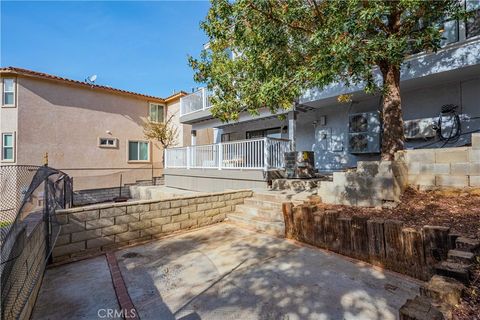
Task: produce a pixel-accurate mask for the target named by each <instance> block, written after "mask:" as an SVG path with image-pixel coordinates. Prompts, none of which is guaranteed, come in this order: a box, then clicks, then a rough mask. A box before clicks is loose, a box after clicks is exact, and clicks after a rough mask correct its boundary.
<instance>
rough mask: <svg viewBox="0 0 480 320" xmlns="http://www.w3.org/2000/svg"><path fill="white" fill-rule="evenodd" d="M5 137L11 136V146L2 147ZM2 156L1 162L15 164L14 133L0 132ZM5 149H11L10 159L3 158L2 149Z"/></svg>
mask: <svg viewBox="0 0 480 320" xmlns="http://www.w3.org/2000/svg"><path fill="white" fill-rule="evenodd" d="M6 135H10V136H12V145H11V146H4V145H3V142H4V141H5V138H4V137H5V136H6ZM1 143H2V155H1V157H2V158H1V159H2V162H15V152H16V148H15V143H16V139H15V132H2V142H1ZM5 148H12V159H5V158H4V157H3V156H4V149H5Z"/></svg>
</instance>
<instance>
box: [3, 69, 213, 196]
mask: <svg viewBox="0 0 480 320" xmlns="http://www.w3.org/2000/svg"><path fill="white" fill-rule="evenodd" d="M0 76H1V93H2V98H1V106H0V133H1V159H0V164H1V165H2V166H5V165H42V164H43V163H44V157H45V154H47V153H48V164H49V165H50V166H51V167H54V168H57V169H61V170H63V171H65V172H66V173H68V174H69V175H70V176H72V177H73V179H74V187H75V189H76V190H80V189H98V188H108V187H114V186H118V185H119V182H120V181H119V178H120V174H121V175H122V178H123V184H125V183H133V182H135V181H137V180H148V179H152V177H158V176H161V175H162V174H163V161H162V159H163V149H162V146H161V144H160V143H159V142H158V141H149V140H148V139H146V138H145V135H144V127H143V126H144V124H145V123H146V122H147V121H154V122H162V121H165V119H167V118H168V117H170V116H171V115H173V116H174V118H173V119H174V120H173V123H174V125H175V126H177V129H178V136H177V145H178V146H184V145H188V144H190V142H191V138H190V131H191V126H190V125H188V124H181V123H179V120H178V119H179V116H180V113H179V112H180V111H179V108H180V98H181V97H183V96H185V93H184V92H178V93H175V94H173V95H171V96H169V97H167V98H160V97H155V96H150V95H145V94H140V93H136V92H131V91H126V90H121V89H115V88H111V87H109V86H102V85H97V84H93V83H87V82H82V81H76V80H71V79H66V78H62V77H59V76H54V75H50V74H46V73H42V72H36V71H31V70H26V69H21V68H15V67H7V68H2V69H0ZM211 140H212V138H211V134H210V135H209V132H207V131H200V132H199V134H198V138H197V141H199V142H201V143H211V142H212V141H211Z"/></svg>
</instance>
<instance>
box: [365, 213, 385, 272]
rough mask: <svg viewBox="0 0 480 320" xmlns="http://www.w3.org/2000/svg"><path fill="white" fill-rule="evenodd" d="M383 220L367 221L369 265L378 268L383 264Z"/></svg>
mask: <svg viewBox="0 0 480 320" xmlns="http://www.w3.org/2000/svg"><path fill="white" fill-rule="evenodd" d="M383 224H384V220H383V219H370V220H368V221H367V233H368V255H369V260H370V262H371V263H373V264H375V265H379V266H383V265H384V264H385V254H386V253H385V233H384V228H383Z"/></svg>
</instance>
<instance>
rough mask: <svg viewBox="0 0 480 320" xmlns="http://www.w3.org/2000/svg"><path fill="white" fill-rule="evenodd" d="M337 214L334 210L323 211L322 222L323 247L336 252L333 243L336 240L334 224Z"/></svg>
mask: <svg viewBox="0 0 480 320" xmlns="http://www.w3.org/2000/svg"><path fill="white" fill-rule="evenodd" d="M338 216H339V214H338V212H337V211H334V210H327V211H325V215H324V220H323V227H324V229H323V231H324V234H325V240H324V242H325V245H326V247H327V249H329V250H333V251H338V246H336V244H335V242H336V239H337V236H336V224H337V218H338Z"/></svg>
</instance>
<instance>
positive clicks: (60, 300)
mask: <svg viewBox="0 0 480 320" xmlns="http://www.w3.org/2000/svg"><path fill="white" fill-rule="evenodd" d="M108 309H110V310H120V307H119V305H118V302H117V297H116V295H115V290H114V289H113V284H112V278H111V276H110V270H109V268H108V264H107V261H106V259H105V256H100V257H96V258H93V259H88V260H83V261H79V262H75V263H70V264H66V265H63V266H59V267H55V268H51V269H47V271H46V273H45V276H44V278H43V282H42V287H41V289H40V293H39V295H38V298H37V301H36V303H35V307H34V309H33V313H32V317H31V319H32V320H40V319H42V320H43V319H48V320H64V319H88V320H90V319H98V318H100V317H99V315H100V316H102V315H104V314H106V312H107V310H108Z"/></svg>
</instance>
